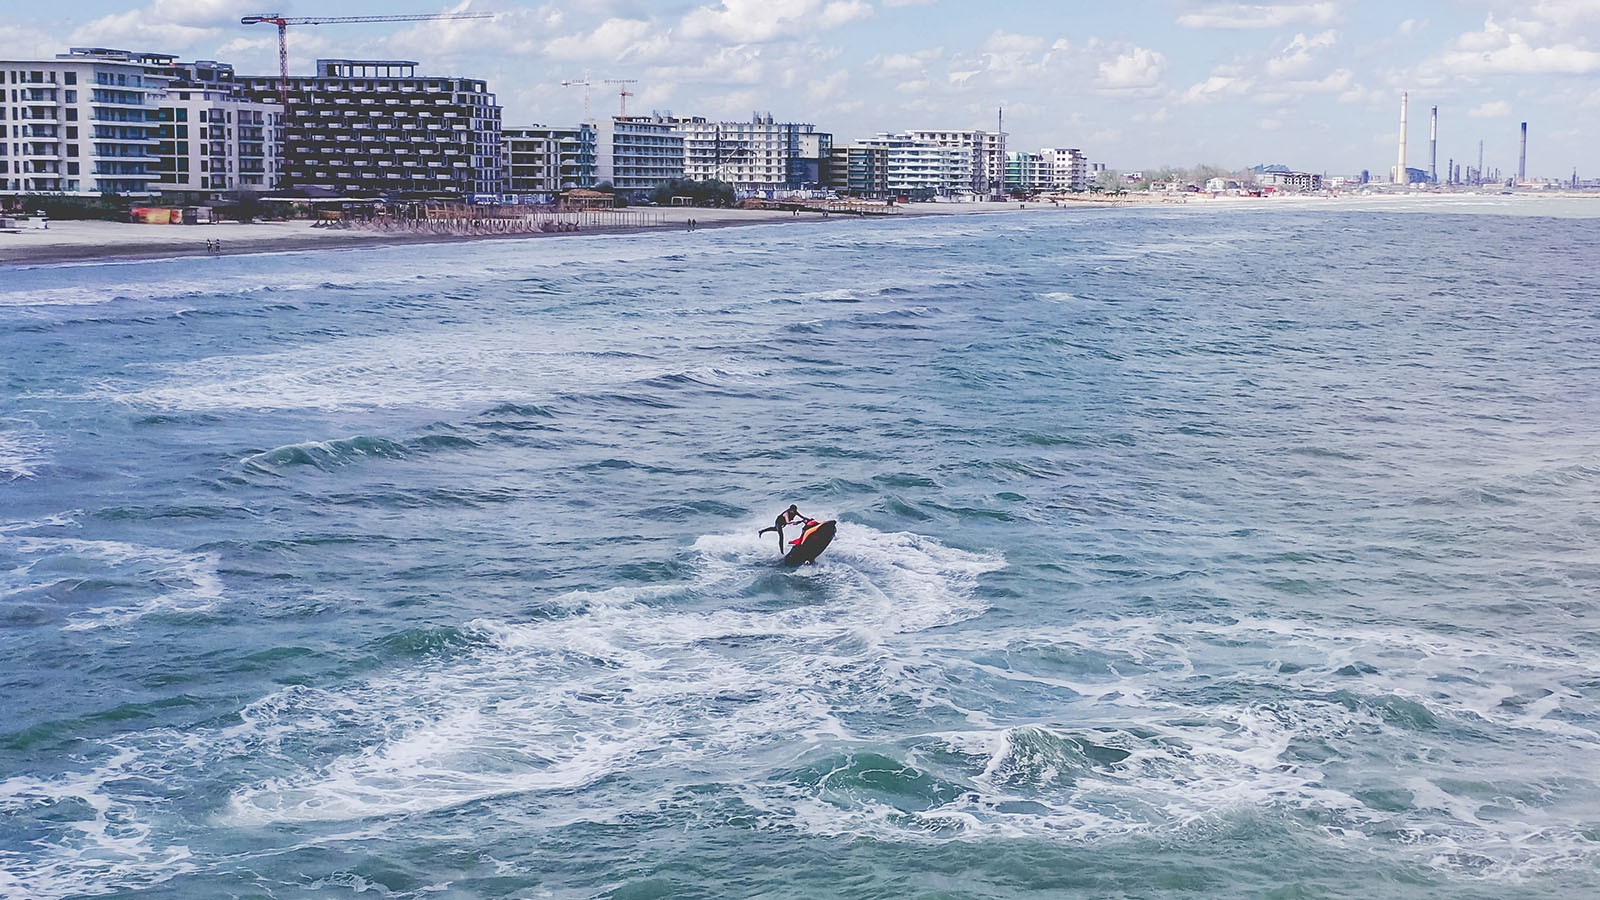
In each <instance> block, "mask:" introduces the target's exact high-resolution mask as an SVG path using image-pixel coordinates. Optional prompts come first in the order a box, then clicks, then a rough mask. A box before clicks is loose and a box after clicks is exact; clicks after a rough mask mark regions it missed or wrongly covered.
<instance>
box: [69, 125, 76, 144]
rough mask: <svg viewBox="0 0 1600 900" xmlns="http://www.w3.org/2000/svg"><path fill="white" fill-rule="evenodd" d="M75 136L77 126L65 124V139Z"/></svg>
mask: <svg viewBox="0 0 1600 900" xmlns="http://www.w3.org/2000/svg"><path fill="white" fill-rule="evenodd" d="M77 136H78V126H76V125H68V126H67V140H69V141H70V140H72V139H74V138H76V137H77Z"/></svg>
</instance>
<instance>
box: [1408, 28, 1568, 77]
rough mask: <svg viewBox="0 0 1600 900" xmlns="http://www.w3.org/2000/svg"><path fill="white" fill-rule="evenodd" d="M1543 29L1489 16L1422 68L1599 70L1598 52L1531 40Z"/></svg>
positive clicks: (1535, 72)
mask: <svg viewBox="0 0 1600 900" xmlns="http://www.w3.org/2000/svg"><path fill="white" fill-rule="evenodd" d="M1542 30H1543V29H1541V28H1536V27H1530V25H1529V23H1526V22H1520V21H1514V22H1512V23H1511V24H1510V25H1509V26H1507V25H1501V24H1500V23H1498V22H1496V21H1495V20H1494V17H1493V16H1490V17H1489V19H1488V20H1487V21H1485V22H1484V24H1483V30H1482V31H1478V32H1472V33H1470V34H1464V35H1462V36H1461V37H1460V38H1457V39H1456V42H1455V47H1454V49H1452V50H1449V51H1447V52H1446V53H1444V54H1443V55H1441V56H1440V57H1438V58H1437V59H1436V60H1434V61H1432V62H1431V63H1430V64H1428V65H1425V66H1424V67H1423V68H1424V70H1425V71H1432V70H1442V71H1443V72H1444V73H1446V74H1458V75H1587V74H1590V73H1594V72H1600V53H1597V52H1595V51H1593V50H1588V49H1585V48H1583V47H1580V46H1578V45H1576V44H1571V43H1565V44H1552V45H1544V46H1536V45H1535V44H1533V43H1531V42H1530V40H1529V39H1530V38H1531V37H1536V36H1537V34H1538V33H1540V32H1542Z"/></svg>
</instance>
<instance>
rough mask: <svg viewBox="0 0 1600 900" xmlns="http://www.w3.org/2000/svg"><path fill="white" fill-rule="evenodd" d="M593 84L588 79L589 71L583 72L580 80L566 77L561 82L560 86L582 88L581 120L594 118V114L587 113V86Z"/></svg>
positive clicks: (586, 120)
mask: <svg viewBox="0 0 1600 900" xmlns="http://www.w3.org/2000/svg"><path fill="white" fill-rule="evenodd" d="M593 84H594V82H592V81H590V80H589V73H588V72H585V73H583V78H582V80H579V79H576V78H572V79H568V80H566V81H563V82H561V86H562V87H581V88H583V120H584V121H585V122H588V121H591V120H593V119H594V116H592V115H590V114H589V88H590V86H591V85H593Z"/></svg>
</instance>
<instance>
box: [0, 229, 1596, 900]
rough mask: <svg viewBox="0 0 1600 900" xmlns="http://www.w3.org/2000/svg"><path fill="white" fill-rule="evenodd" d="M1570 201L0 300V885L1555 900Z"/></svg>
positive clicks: (1585, 272) (481, 254) (147, 889)
mask: <svg viewBox="0 0 1600 900" xmlns="http://www.w3.org/2000/svg"><path fill="white" fill-rule="evenodd" d="M1588 208H1589V207H1588V205H1582V206H1567V207H1560V208H1559V209H1558V208H1556V207H1532V208H1531V211H1533V212H1537V213H1541V214H1537V215H1525V214H1521V213H1525V212H1528V211H1529V210H1530V207H1527V206H1515V205H1512V206H1504V205H1496V204H1495V203H1494V202H1490V201H1484V202H1482V203H1481V204H1479V205H1478V206H1473V207H1470V208H1469V207H1461V206H1457V207H1440V206H1437V205H1435V206H1421V205H1419V206H1417V207H1416V208H1412V207H1409V206H1405V205H1404V204H1389V205H1379V206H1378V207H1376V208H1370V209H1362V208H1348V207H1329V208H1295V207H1293V206H1290V205H1288V204H1282V205H1275V206H1273V207H1271V208H1268V209H1220V210H1219V209H1205V210H1197V209H1189V208H1182V209H1179V208H1172V209H1147V210H1128V209H1118V210H1104V211H1072V212H1065V213H1064V212H1041V213H1038V214H1033V213H1017V214H1011V215H1006V216H999V217H995V216H950V217H936V218H922V219H916V220H902V221H886V222H846V223H834V224H831V225H827V226H815V227H798V226H791V225H783V226H774V227H754V228H741V229H727V230H705V231H699V232H695V233H693V234H689V233H678V234H662V235H650V236H643V237H570V238H561V239H549V240H527V241H507V242H487V243H475V244H465V245H463V244H456V245H448V246H424V247H406V248H392V249H373V250H360V251H345V252H332V251H330V252H316V253H298V254H280V255H261V256H249V257H244V256H241V257H220V258H202V259H184V260H172V261H152V262H138V263H127V264H119V265H95V266H67V267H49V268H36V269H16V268H13V269H5V270H0V367H3V368H0V379H3V384H4V390H3V393H0V659H3V660H5V664H4V666H3V667H0V896H3V897H6V898H13V897H15V898H65V897H77V896H89V895H108V896H126V897H140V898H180V897H250V898H258V897H259V898H268V897H302V896H317V897H357V896H360V897H373V896H378V897H405V898H467V897H517V898H534V897H554V898H587V897H605V898H653V897H704V898H726V897H779V896H781V897H816V898H823V897H852V898H877V897H952V898H953V897H963V898H966V897H983V898H1005V897H1084V898H1090V897H1119V896H1136V897H1234V896H1262V897H1266V896H1271V897H1302V898H1310V897H1349V896H1364V897H1374V898H1377V897H1410V896H1452V897H1474V898H1479V897H1481V898H1498V897H1506V896H1518V897H1573V896H1587V895H1593V894H1594V893H1595V892H1596V891H1600V865H1597V864H1600V790H1597V785H1596V778H1597V776H1596V774H1595V773H1597V772H1600V663H1597V662H1596V651H1597V650H1600V629H1597V626H1596V621H1597V619H1596V613H1597V612H1600V553H1597V552H1596V540H1597V536H1600V459H1597V458H1596V455H1595V448H1596V447H1597V446H1600V424H1597V423H1600V399H1597V398H1600V395H1597V392H1596V388H1597V386H1600V313H1597V307H1596V300H1597V298H1600V266H1597V265H1596V263H1597V258H1596V255H1595V250H1594V248H1595V247H1596V246H1597V239H1600V219H1596V218H1593V217H1591V216H1592V215H1596V214H1600V208H1597V209H1596V210H1595V212H1594V213H1590V212H1589V211H1588ZM1430 210H1432V211H1430ZM1440 210H1447V211H1440ZM1574 210H1576V212H1574ZM1546 213H1547V214H1546ZM791 502H794V503H797V504H798V505H799V506H800V509H801V510H802V511H803V512H805V513H807V514H810V515H812V516H817V517H827V518H837V519H838V520H839V521H840V523H841V524H840V529H839V534H838V537H837V539H836V540H835V542H834V545H833V547H832V548H830V549H829V550H828V552H827V553H826V554H825V555H824V556H823V558H822V560H821V561H820V562H819V564H818V565H816V566H812V567H806V568H804V569H801V570H799V571H789V570H785V569H782V568H780V567H777V566H775V565H774V561H775V558H776V550H777V545H776V542H775V541H774V540H773V538H772V537H771V535H768V536H766V537H764V538H758V537H757V535H756V531H757V530H758V529H759V528H760V527H761V526H763V525H765V524H768V523H770V521H771V518H772V516H773V515H774V514H776V512H777V511H778V510H779V509H782V508H783V507H784V506H787V505H788V504H789V503H791Z"/></svg>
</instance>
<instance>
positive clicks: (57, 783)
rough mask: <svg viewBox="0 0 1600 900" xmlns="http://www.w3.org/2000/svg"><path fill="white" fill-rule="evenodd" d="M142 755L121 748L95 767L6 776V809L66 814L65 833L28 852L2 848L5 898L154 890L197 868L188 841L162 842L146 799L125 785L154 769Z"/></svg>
mask: <svg viewBox="0 0 1600 900" xmlns="http://www.w3.org/2000/svg"><path fill="white" fill-rule="evenodd" d="M138 757H139V754H137V753H135V752H133V751H131V750H127V749H117V752H115V753H114V754H113V755H112V756H111V757H110V758H109V759H107V760H106V761H104V762H102V763H100V764H99V765H98V766H96V767H95V768H93V769H91V770H90V771H88V772H86V773H82V774H78V775H72V776H64V777H62V778H58V779H42V778H34V777H31V776H15V777H12V778H7V779H5V780H3V781H0V813H3V814H7V815H17V816H20V815H23V814H27V815H28V816H29V817H30V818H31V817H34V816H37V815H38V814H39V811H40V810H41V809H54V810H60V811H61V820H60V821H61V825H62V829H63V830H62V832H61V833H60V834H58V835H56V836H54V837H52V838H51V839H49V840H40V841H34V842H33V843H32V844H31V845H30V847H31V849H30V851H29V852H19V851H16V850H10V849H6V848H3V847H0V896H5V897H16V898H19V900H20V898H24V897H25V898H28V900H56V898H66V897H83V896H92V895H96V894H108V893H113V892H120V891H127V890H138V889H142V888H148V887H153V886H155V885H159V884H161V883H163V882H166V881H170V880H172V879H174V878H177V877H179V876H181V875H184V874H186V873H188V872H191V871H194V869H195V865H194V863H193V862H192V860H191V857H192V854H191V853H190V851H189V848H188V847H186V846H181V845H179V846H158V842H157V841H156V840H155V838H154V837H153V828H152V827H151V825H149V824H148V823H147V822H144V821H141V809H140V807H141V805H142V803H141V801H142V800H143V799H144V798H139V797H128V796H127V795H126V793H125V788H124V787H122V786H121V785H119V782H123V781H125V780H126V779H129V778H130V777H139V776H144V775H147V774H148V773H146V772H143V771H142V770H140V768H139V766H138Z"/></svg>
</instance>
